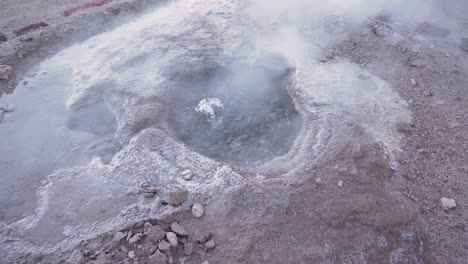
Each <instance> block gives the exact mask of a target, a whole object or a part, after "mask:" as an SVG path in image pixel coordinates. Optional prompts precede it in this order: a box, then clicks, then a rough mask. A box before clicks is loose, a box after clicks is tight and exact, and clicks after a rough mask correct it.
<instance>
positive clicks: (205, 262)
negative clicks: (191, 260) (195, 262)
mask: <svg viewBox="0 0 468 264" xmlns="http://www.w3.org/2000/svg"><path fill="white" fill-rule="evenodd" d="M202 264H210V263H209V262H208V260H205V261H203V263H202Z"/></svg>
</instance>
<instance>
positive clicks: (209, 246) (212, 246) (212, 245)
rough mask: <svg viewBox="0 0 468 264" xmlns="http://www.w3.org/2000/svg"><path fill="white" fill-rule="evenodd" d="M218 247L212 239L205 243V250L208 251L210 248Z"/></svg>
mask: <svg viewBox="0 0 468 264" xmlns="http://www.w3.org/2000/svg"><path fill="white" fill-rule="evenodd" d="M215 247H216V244H215V242H214V240H210V241H208V242H206V244H205V251H208V250H210V249H214V248H215Z"/></svg>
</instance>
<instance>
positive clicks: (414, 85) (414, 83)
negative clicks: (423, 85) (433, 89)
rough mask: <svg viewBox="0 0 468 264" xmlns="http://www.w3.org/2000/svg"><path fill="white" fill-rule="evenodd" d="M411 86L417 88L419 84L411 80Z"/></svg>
mask: <svg viewBox="0 0 468 264" xmlns="http://www.w3.org/2000/svg"><path fill="white" fill-rule="evenodd" d="M411 85H412V86H413V87H416V86H418V82H417V81H416V80H415V79H411Z"/></svg>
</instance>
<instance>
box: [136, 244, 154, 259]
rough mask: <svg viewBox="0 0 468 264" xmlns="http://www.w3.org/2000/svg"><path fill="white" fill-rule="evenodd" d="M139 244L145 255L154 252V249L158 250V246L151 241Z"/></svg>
mask: <svg viewBox="0 0 468 264" xmlns="http://www.w3.org/2000/svg"><path fill="white" fill-rule="evenodd" d="M139 246H142V248H141V249H142V252H143V253H144V254H145V256H151V255H153V253H154V252H156V250H158V247H157V246H155V245H153V244H151V243H145V244H144V245H139Z"/></svg>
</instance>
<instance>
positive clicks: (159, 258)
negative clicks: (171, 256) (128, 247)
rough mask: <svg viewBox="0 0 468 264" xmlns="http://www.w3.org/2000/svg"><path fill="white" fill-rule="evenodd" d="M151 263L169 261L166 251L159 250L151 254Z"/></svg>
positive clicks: (162, 263) (164, 263)
mask: <svg viewBox="0 0 468 264" xmlns="http://www.w3.org/2000/svg"><path fill="white" fill-rule="evenodd" d="M148 260H149V263H152V264H166V263H168V259H167V257H166V255H164V253H162V252H161V251H159V250H157V251H156V252H155V253H154V254H153V255H151V256H149V258H148Z"/></svg>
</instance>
